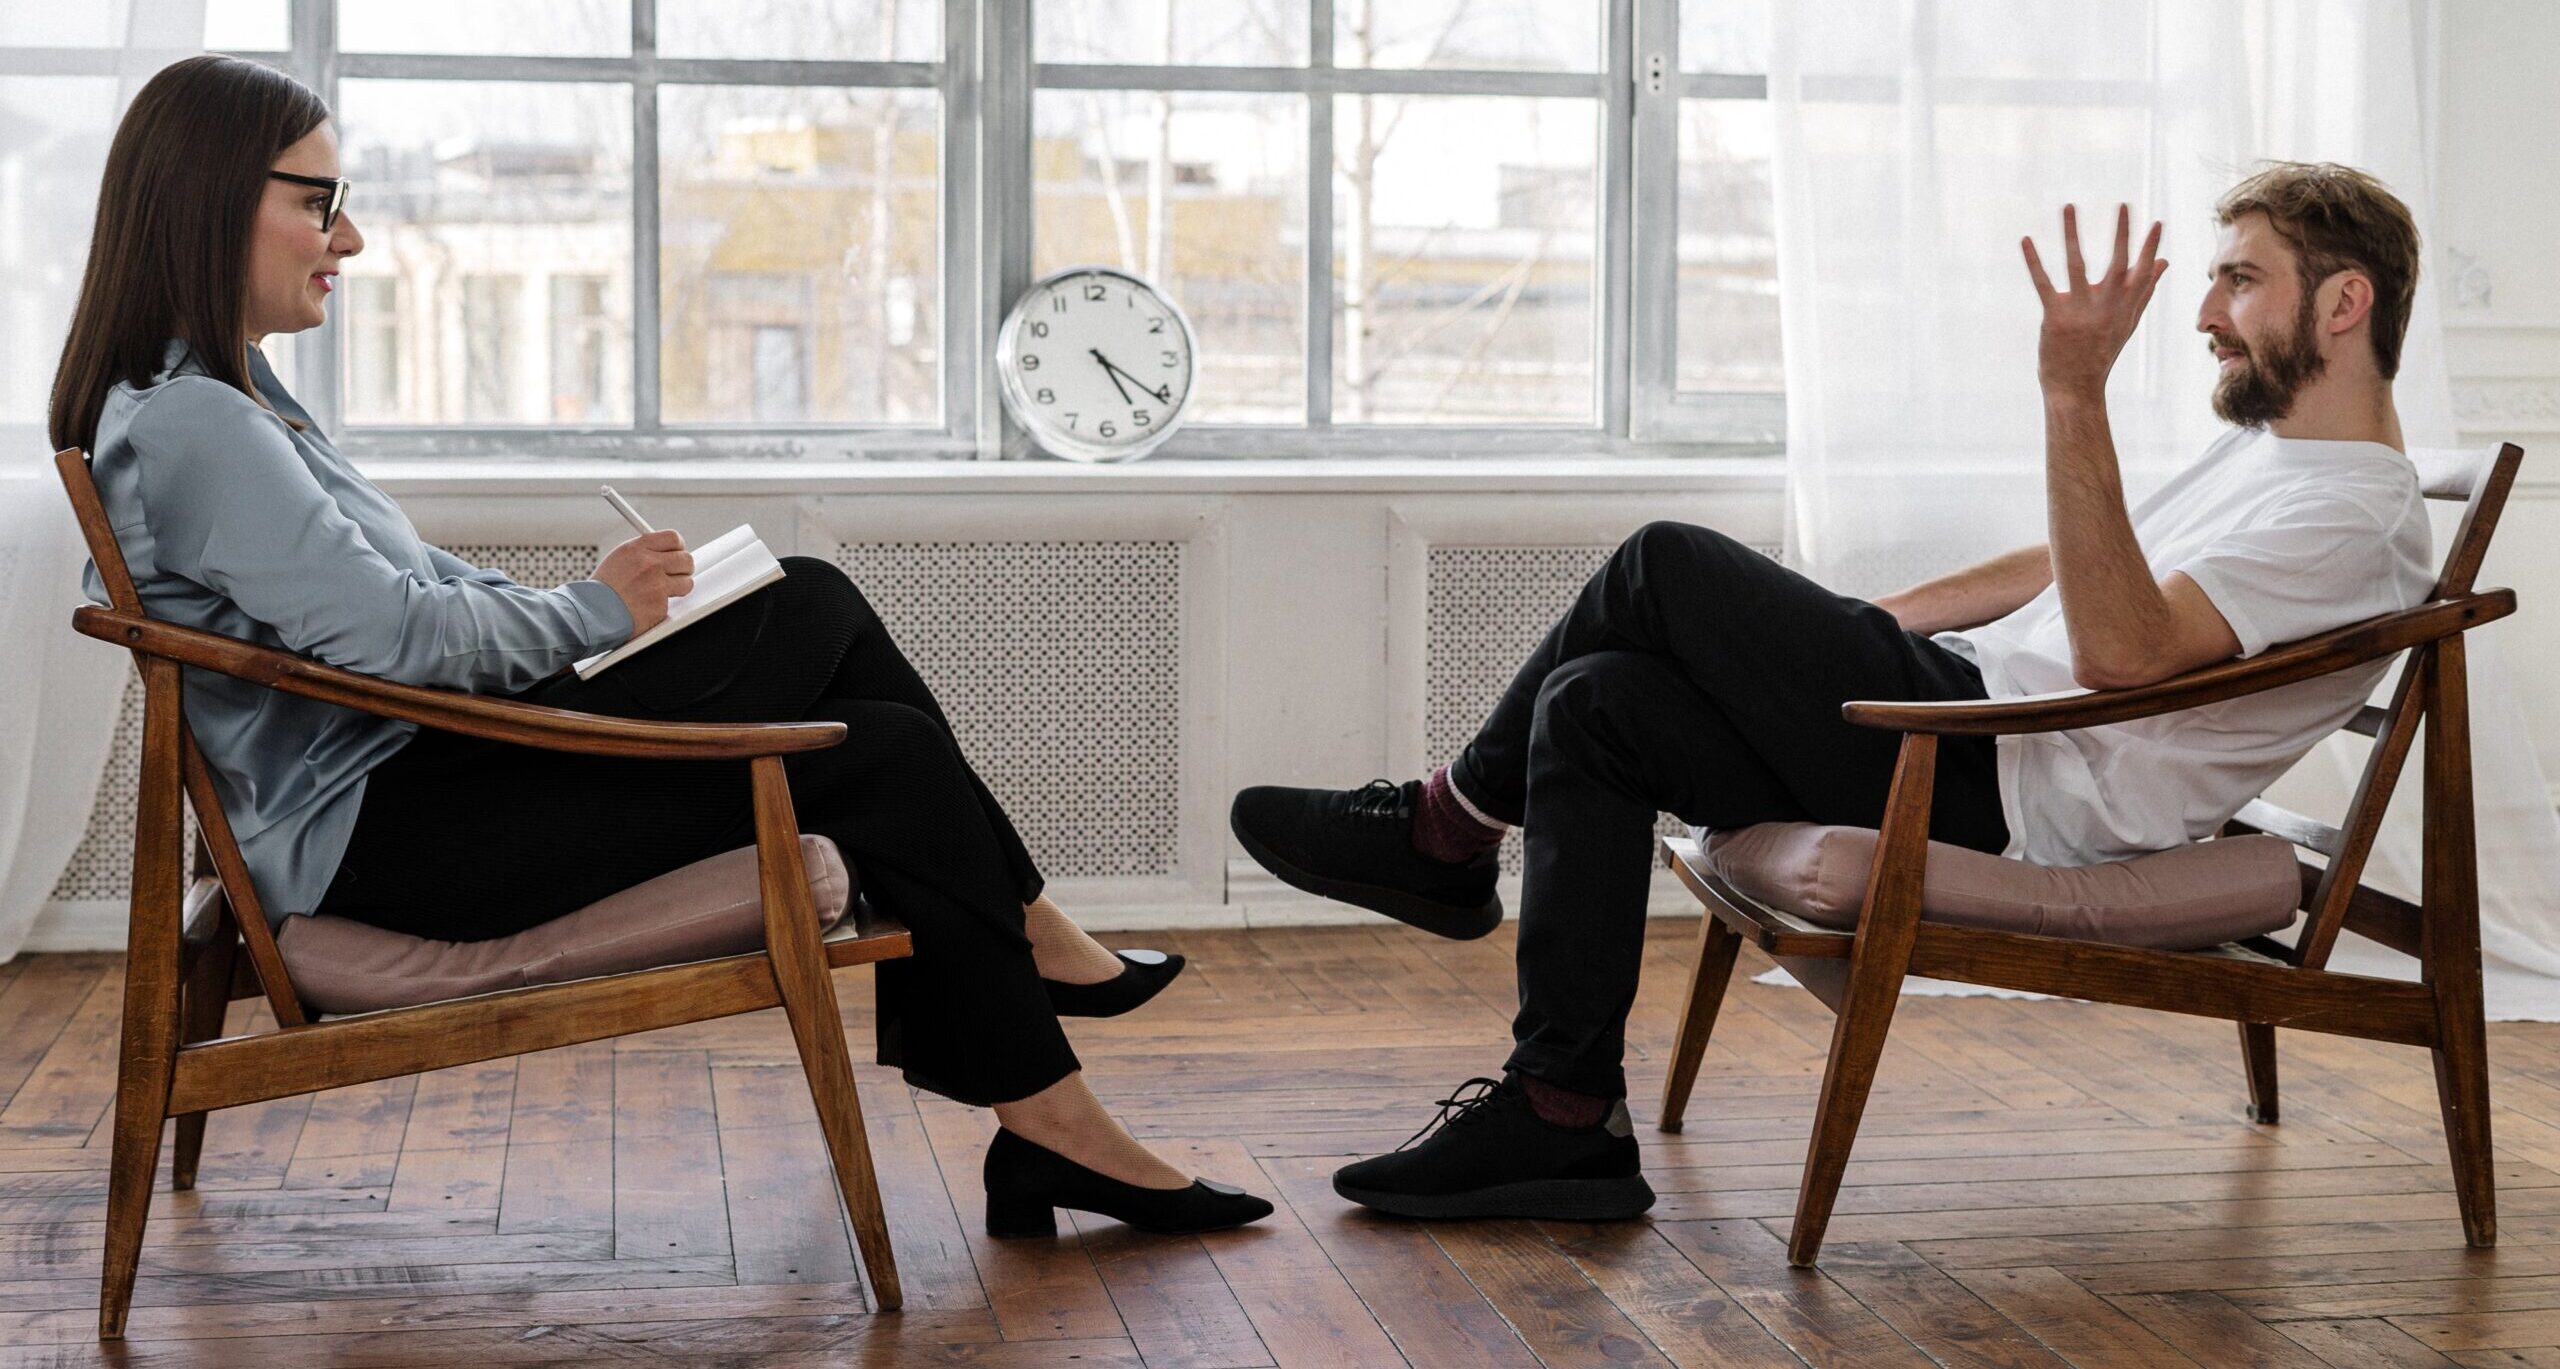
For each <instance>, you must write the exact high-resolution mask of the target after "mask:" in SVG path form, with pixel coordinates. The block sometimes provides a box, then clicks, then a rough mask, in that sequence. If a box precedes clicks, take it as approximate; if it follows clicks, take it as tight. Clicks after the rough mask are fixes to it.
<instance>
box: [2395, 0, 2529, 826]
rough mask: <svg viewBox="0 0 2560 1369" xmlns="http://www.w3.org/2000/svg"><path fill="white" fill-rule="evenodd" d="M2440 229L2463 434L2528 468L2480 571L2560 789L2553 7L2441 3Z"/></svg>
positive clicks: (2433, 257)
mask: <svg viewBox="0 0 2560 1369" xmlns="http://www.w3.org/2000/svg"><path fill="white" fill-rule="evenodd" d="M2439 10H2440V17H2439V23H2440V24H2441V29H2440V31H2439V32H2440V42H2441V44H2442V49H2441V50H2442V54H2443V61H2442V64H2441V67H2440V72H2441V78H2440V80H2441V83H2440V85H2439V88H2438V96H2437V99H2438V108H2439V111H2440V123H2439V126H2438V128H2437V129H2436V131H2435V139H2434V140H2435V144H2436V154H2437V158H2438V161H2437V165H2438V168H2439V170H2438V176H2437V182H2436V230H2435V238H2436V240H2435V242H2434V244H2433V245H2432V250H2431V251H2430V252H2429V253H2428V257H2427V266H2428V269H2430V270H2432V271H2435V272H2437V273H2438V274H2437V277H2436V279H2437V282H2438V284H2439V286H2440V287H2441V289H2442V294H2443V298H2444V300H2445V304H2446V309H2445V323H2446V329H2447V333H2448V338H2447V351H2448V355H2449V360H2450V362H2451V365H2452V370H2453V384H2454V412H2455V416H2456V421H2457V422H2459V423H2460V424H2461V427H2462V434H2461V436H2462V440H2463V441H2464V442H2465V443H2474V442H2477V443H2489V442H2499V441H2507V442H2514V443H2517V444H2519V445H2521V446H2522V447H2524V449H2525V464H2524V472H2523V475H2522V477H2521V479H2520V482H2519V486H2518V488H2517V490H2516V493H2515V497H2514V501H2513V502H2512V503H2511V504H2510V506H2509V508H2508V511H2507V517H2506V521H2505V522H2504V524H2502V525H2501V526H2500V528H2499V532H2498V540H2497V542H2496V543H2495V549H2494V550H2493V551H2491V553H2490V555H2489V562H2488V565H2487V566H2486V567H2485V568H2484V570H2483V571H2482V574H2481V583H2482V584H2484V585H2501V584H2502V585H2511V586H2513V587H2514V588H2515V590H2516V593H2517V596H2518V601H2519V608H2518V612H2517V614H2516V617H2515V618H2514V619H2512V620H2510V621H2509V622H2507V623H2504V624H2501V625H2499V626H2497V627H2495V628H2492V629H2490V631H2492V632H2495V633H2496V634H2497V635H2498V638H2499V643H2500V648H2501V650H2502V651H2503V652H2504V653H2505V657H2506V660H2507V662H2508V663H2509V665H2510V666H2511V667H2512V669H2511V675H2512V677H2513V680H2514V683H2515V685H2516V690H2517V694H2518V696H2519V699H2520V700H2521V702H2522V704H2523V706H2524V710H2525V716H2526V720H2527V727H2528V730H2529V731H2530V732H2531V734H2532V737H2533V741H2534V749H2535V751H2536V753H2537V754H2538V755H2539V756H2540V757H2541V759H2542V767H2543V770H2544V772H2545V773H2546V774H2548V775H2550V776H2551V777H2552V778H2553V780H2554V783H2555V792H2554V799H2555V801H2560V687H2555V686H2554V685H2553V683H2552V682H2553V681H2554V680H2555V679H2560V81H2554V80H2553V79H2552V75H2551V56H2552V54H2554V53H2560V5H2553V4H2549V3H2546V0H2457V2H2456V3H2446V4H2442V5H2440V6H2439Z"/></svg>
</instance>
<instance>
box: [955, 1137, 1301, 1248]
mask: <svg viewBox="0 0 2560 1369" xmlns="http://www.w3.org/2000/svg"><path fill="white" fill-rule="evenodd" d="M985 1176H986V1185H987V1234H988V1235H990V1236H1054V1235H1057V1234H1058V1213H1057V1209H1059V1208H1062V1207H1070V1208H1074V1209H1075V1210H1076V1211H1078V1212H1096V1213H1100V1214H1101V1215H1103V1216H1105V1217H1110V1218H1113V1219H1114V1220H1117V1221H1122V1222H1126V1223H1128V1224H1129V1225H1131V1226H1134V1227H1136V1228H1137V1229H1139V1230H1140V1231H1152V1232H1155V1233H1157V1234H1158V1235H1165V1236H1187V1235H1190V1234H1192V1233H1194V1232H1200V1231H1224V1230H1226V1229H1227V1228H1228V1227H1231V1226H1242V1225H1244V1224H1245V1223H1247V1222H1258V1221H1261V1220H1262V1219H1263V1218H1265V1217H1268V1216H1270V1215H1271V1204H1270V1203H1268V1202H1265V1201H1264V1200H1262V1199H1260V1198H1257V1197H1255V1196H1253V1195H1252V1194H1250V1193H1247V1192H1245V1191H1244V1190H1243V1189H1240V1188H1235V1187H1232V1186H1230V1185H1227V1184H1221V1183H1213V1182H1211V1181H1209V1180H1207V1179H1194V1180H1192V1181H1191V1187H1189V1188H1140V1187H1138V1186H1137V1185H1136V1184H1124V1183H1122V1182H1120V1181H1119V1180H1117V1179H1113V1178H1110V1177H1107V1176H1105V1175H1101V1174H1096V1173H1094V1172H1093V1171H1092V1170H1089V1169H1087V1168H1085V1167H1084V1166H1082V1165H1080V1164H1077V1163H1076V1162H1075V1161H1073V1160H1070V1159H1068V1158H1067V1157H1065V1156H1063V1155H1060V1154H1059V1153H1058V1152H1056V1151H1054V1150H1051V1149H1049V1148H1048V1147H1047V1146H1044V1145H1041V1144H1039V1143H1038V1142H1036V1141H1026V1140H1024V1139H1022V1138H1021V1137H1019V1136H1016V1135H1015V1134H1013V1133H1012V1132H1010V1131H1006V1130H1005V1129H1003V1128H1001V1127H999V1128H997V1129H996V1139H995V1141H994V1142H993V1143H992V1144H990V1145H989V1146H988V1147H987V1163H986V1169H985Z"/></svg>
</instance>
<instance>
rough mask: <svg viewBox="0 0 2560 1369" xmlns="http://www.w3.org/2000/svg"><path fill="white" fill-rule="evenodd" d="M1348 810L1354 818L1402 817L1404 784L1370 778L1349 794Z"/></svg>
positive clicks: (1403, 814) (1403, 811)
mask: <svg viewBox="0 0 2560 1369" xmlns="http://www.w3.org/2000/svg"><path fill="white" fill-rule="evenodd" d="M1348 811H1349V812H1350V814H1351V816H1353V817H1355V818H1400V817H1404V816H1406V814H1405V810H1404V786H1403V785H1400V784H1398V783H1396V782H1395V781H1393V780H1371V781H1369V782H1368V783H1367V784H1364V785H1362V786H1360V789H1359V792H1357V793H1355V794H1353V795H1352V796H1351V803H1350V806H1349V809H1348Z"/></svg>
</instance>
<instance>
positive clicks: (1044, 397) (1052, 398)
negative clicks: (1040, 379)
mask: <svg viewBox="0 0 2560 1369" xmlns="http://www.w3.org/2000/svg"><path fill="white" fill-rule="evenodd" d="M1040 402H1041V403H1043V404H1055V403H1057V402H1058V392H1057V391H1055V390H1052V389H1049V388H1047V387H1046V386H1043V387H1041V390H1040Z"/></svg>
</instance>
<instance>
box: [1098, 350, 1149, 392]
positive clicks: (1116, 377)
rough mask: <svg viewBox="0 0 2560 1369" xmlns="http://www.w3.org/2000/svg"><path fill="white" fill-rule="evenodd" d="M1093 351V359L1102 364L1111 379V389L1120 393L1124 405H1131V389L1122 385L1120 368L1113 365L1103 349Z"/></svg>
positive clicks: (1103, 371) (1103, 370) (1105, 373)
mask: <svg viewBox="0 0 2560 1369" xmlns="http://www.w3.org/2000/svg"><path fill="white" fill-rule="evenodd" d="M1092 351H1093V359H1094V360H1096V361H1099V362H1101V363H1102V373H1103V374H1104V375H1107V376H1109V377H1111V388H1112V389H1115V390H1118V391H1119V392H1120V402H1121V403H1123V404H1127V403H1130V402H1131V401H1130V399H1129V387H1128V386H1126V385H1123V384H1121V383H1120V368H1119V367H1117V366H1114V365H1112V364H1111V358H1109V357H1107V356H1104V355H1103V354H1102V349H1101V348H1099V347H1096V348H1093V349H1092ZM1139 388H1141V389H1144V388H1145V387H1144V386H1140V387H1139Z"/></svg>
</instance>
